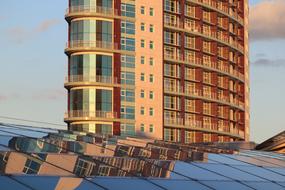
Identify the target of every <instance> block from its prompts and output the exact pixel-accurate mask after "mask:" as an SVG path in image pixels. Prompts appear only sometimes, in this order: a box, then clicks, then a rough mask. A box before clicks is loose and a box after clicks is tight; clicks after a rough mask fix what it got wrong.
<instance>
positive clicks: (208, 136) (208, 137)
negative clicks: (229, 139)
mask: <svg viewBox="0 0 285 190" xmlns="http://www.w3.org/2000/svg"><path fill="white" fill-rule="evenodd" d="M211 140H212V135H211V133H204V134H203V142H211Z"/></svg>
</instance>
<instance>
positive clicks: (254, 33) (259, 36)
mask: <svg viewBox="0 0 285 190" xmlns="http://www.w3.org/2000/svg"><path fill="white" fill-rule="evenodd" d="M249 20H250V26H249V27H250V39H251V40H253V41H257V40H272V39H283V38H284V39H285V0H264V1H262V2H260V3H258V4H256V5H254V6H252V7H251V9H250V17H249Z"/></svg>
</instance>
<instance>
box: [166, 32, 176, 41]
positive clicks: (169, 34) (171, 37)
mask: <svg viewBox="0 0 285 190" xmlns="http://www.w3.org/2000/svg"><path fill="white" fill-rule="evenodd" d="M175 42H176V40H175V33H174V32H170V31H164V43H167V44H175Z"/></svg>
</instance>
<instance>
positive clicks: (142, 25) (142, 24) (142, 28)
mask: <svg viewBox="0 0 285 190" xmlns="http://www.w3.org/2000/svg"><path fill="white" fill-rule="evenodd" d="M141 31H145V24H144V23H141Z"/></svg>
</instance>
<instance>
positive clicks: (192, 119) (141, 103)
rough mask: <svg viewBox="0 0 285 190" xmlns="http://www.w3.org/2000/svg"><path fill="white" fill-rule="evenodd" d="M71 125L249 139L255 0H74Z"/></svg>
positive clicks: (177, 137) (174, 137) (192, 138)
mask: <svg viewBox="0 0 285 190" xmlns="http://www.w3.org/2000/svg"><path fill="white" fill-rule="evenodd" d="M66 20H67V22H68V27H69V30H68V33H69V35H68V43H67V48H66V50H65V53H66V54H67V56H68V76H67V81H66V83H65V87H66V89H67V90H68V112H67V114H66V116H65V122H67V123H68V127H69V130H72V131H78V132H90V133H103V134H113V135H131V136H144V137H151V138H155V139H164V140H167V141H175V142H182V143H191V142H209V141H221V142H224V141H236V140H249V63H248V2H247V0H69V8H68V10H67V13H66Z"/></svg>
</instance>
